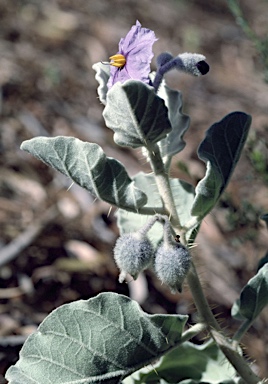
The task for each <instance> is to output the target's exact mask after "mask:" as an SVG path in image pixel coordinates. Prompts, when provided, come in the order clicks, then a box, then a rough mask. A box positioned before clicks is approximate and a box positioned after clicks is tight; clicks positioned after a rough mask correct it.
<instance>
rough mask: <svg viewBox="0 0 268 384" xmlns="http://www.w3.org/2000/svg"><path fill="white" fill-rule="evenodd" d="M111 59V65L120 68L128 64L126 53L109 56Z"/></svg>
mask: <svg viewBox="0 0 268 384" xmlns="http://www.w3.org/2000/svg"><path fill="white" fill-rule="evenodd" d="M109 60H111V61H110V65H113V66H114V67H118V68H122V67H123V66H124V65H125V64H126V58H125V56H124V55H121V53H118V54H117V55H113V56H111V57H109Z"/></svg>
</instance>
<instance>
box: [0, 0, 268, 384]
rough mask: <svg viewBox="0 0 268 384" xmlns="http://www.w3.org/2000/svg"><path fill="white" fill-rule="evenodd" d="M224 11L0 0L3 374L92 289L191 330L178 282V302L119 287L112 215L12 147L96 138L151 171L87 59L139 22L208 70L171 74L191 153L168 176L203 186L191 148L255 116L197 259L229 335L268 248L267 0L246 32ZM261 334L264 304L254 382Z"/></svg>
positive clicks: (159, 48) (248, 15) (247, 6)
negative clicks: (106, 106)
mask: <svg viewBox="0 0 268 384" xmlns="http://www.w3.org/2000/svg"><path fill="white" fill-rule="evenodd" d="M231 3H233V4H234V2H232V1H231V2H229V3H228V1H227V0H217V1H216V2H207V1H204V0H192V1H191V0H190V1H189V0H187V1H186V0H177V1H176V0H165V1H161V0H154V1H152V0H135V1H134V0H109V1H105V0H98V1H95V0H94V1H93V0H76V1H71V0H46V1H39V0H31V1H30V0H13V1H10V0H0V113H1V115H0V119H1V120H0V124H1V125H0V153H1V157H0V226H1V233H0V374H1V375H4V373H5V371H6V369H7V368H8V367H9V365H10V364H14V363H15V362H16V360H17V359H18V351H19V349H20V348H21V345H22V342H23V341H24V340H25V338H26V336H27V335H29V334H30V333H31V332H33V331H35V330H36V328H37V326H38V325H39V324H40V322H41V321H42V320H43V319H44V318H45V317H46V315H47V314H48V313H49V312H51V311H52V310H53V309H54V308H56V307H58V306H59V305H62V304H64V303H68V302H71V301H73V300H78V299H88V298H90V297H92V296H95V295H97V294H98V293H100V292H104V291H113V292H118V293H123V294H125V295H130V296H131V297H132V298H134V299H136V300H138V301H139V303H140V304H141V306H142V308H143V309H144V310H145V311H147V312H148V313H175V312H177V313H182V314H184V313H190V323H191V322H193V321H195V320H196V313H195V308H194V305H193V301H192V298H191V294H190V292H189V289H188V287H187V285H185V287H184V291H183V293H182V294H181V295H179V294H178V295H172V294H171V293H170V292H169V290H168V289H167V288H166V287H165V286H163V285H161V284H160V282H159V281H158V280H157V279H156V278H155V276H154V275H153V274H152V273H151V272H150V271H148V272H146V273H145V275H142V276H141V277H140V278H139V279H138V280H137V281H136V282H130V283H129V284H119V283H118V281H117V279H118V270H117V268H116V266H115V264H114V261H113V258H112V248H113V245H114V243H115V241H116V238H117V236H118V229H117V226H116V218H115V215H114V214H115V210H114V209H112V211H110V206H109V205H108V204H106V203H103V202H100V201H95V200H94V198H93V197H92V196H90V195H89V194H88V193H87V191H85V190H83V189H82V188H80V187H78V186H75V185H73V186H72V187H71V188H70V189H69V187H70V186H71V182H70V180H68V179H67V178H66V177H64V176H63V175H61V174H59V173H57V172H55V171H53V170H52V169H50V168H48V167H47V166H45V165H44V164H43V163H41V162H40V161H38V160H36V159H35V158H33V157H31V156H30V155H28V154H27V153H25V152H22V151H21V150H20V144H21V142H22V141H23V140H27V139H30V138H32V137H36V136H40V135H41V136H53V137H54V136H58V135H65V136H74V137H77V138H79V139H81V140H84V141H89V142H96V143H98V144H99V145H100V146H101V147H102V148H103V149H104V151H105V152H106V154H107V155H108V156H112V157H115V158H117V159H118V160H120V161H121V162H122V163H123V164H124V165H125V166H126V167H127V169H128V171H129V173H130V174H131V175H133V174H135V173H136V172H138V171H139V170H141V169H143V170H145V171H149V169H148V165H146V164H145V160H144V158H143V156H142V154H141V152H140V151H139V150H135V151H134V150H128V149H125V148H120V147H118V146H116V145H115V143H114V142H113V134H112V131H110V130H109V129H108V128H106V127H105V125H104V121H103V118H102V110H103V106H102V105H101V104H100V102H99V100H98V98H97V93H96V88H97V85H98V84H97V82H96V80H95V78H94V76H95V73H94V71H93V70H92V64H93V63H95V62H98V61H107V60H108V58H109V56H111V55H113V54H115V53H116V52H117V50H118V42H119V40H120V38H121V37H124V36H125V35H126V33H127V32H128V31H129V29H130V27H131V26H132V25H133V24H135V22H136V20H139V21H140V22H141V24H142V26H143V27H146V28H150V29H152V30H154V31H155V34H156V36H157V37H158V41H157V42H156V43H155V44H154V53H155V56H157V55H158V54H159V53H161V52H163V51H169V52H171V53H172V54H173V55H176V54H178V53H182V52H196V53H202V54H204V55H205V56H206V58H207V62H208V63H209V64H210V72H209V73H208V75H206V76H203V77H201V78H193V77H191V76H189V75H186V74H182V73H178V72H171V73H169V74H168V76H167V83H168V84H169V85H170V86H171V87H172V88H174V89H177V90H181V91H182V93H183V100H184V112H185V113H187V114H189V115H190V117H191V127H190V129H189V131H188V132H187V134H186V135H185V140H186V142H187V146H186V148H185V149H184V151H183V152H182V153H180V154H179V155H178V156H176V158H175V159H174V162H173V165H172V175H173V176H174V177H180V178H182V179H184V180H187V181H189V182H191V183H192V184H194V185H195V184H196V183H197V182H198V181H199V180H200V179H201V178H202V177H203V175H204V172H205V167H204V164H203V163H202V162H201V161H200V160H198V157H197V155H196V149H197V147H198V144H199V143H200V141H201V140H202V138H203V137H204V134H205V131H206V129H208V128H209V126H210V125H211V124H213V123H214V122H216V121H218V120H220V119H222V118H223V117H224V115H226V114H227V113H230V112H233V111H236V110H239V111H244V112H246V113H249V114H251V115H252V117H253V123H252V128H251V132H250V135H249V138H248V141H247V144H246V148H245V150H244V152H243V155H242V157H241V159H240V162H239V164H238V167H237V169H236V170H235V172H234V175H233V177H232V180H231V182H230V185H229V187H228V188H227V190H226V192H225V193H224V195H223V197H222V199H221V201H220V202H219V204H218V206H217V208H216V209H214V210H213V211H212V213H211V214H210V215H209V216H208V217H206V219H205V220H204V223H203V224H202V227H201V230H200V233H199V235H198V238H197V240H196V242H197V246H196V248H195V249H194V252H193V254H194V257H195V260H196V263H197V265H198V270H199V273H200V276H201V280H202V282H203V286H204V289H205V292H206V295H207V297H208V300H209V302H210V304H211V306H212V308H213V311H214V312H215V314H217V317H218V319H219V320H220V321H221V323H222V325H223V327H226V328H227V327H228V329H229V330H230V334H232V332H234V331H235V330H236V329H237V327H238V325H239V324H238V322H237V321H235V320H233V319H232V318H231V316H230V309H231V306H232V304H233V302H234V300H236V299H237V298H238V296H239V292H240V290H241V288H242V287H243V286H244V285H245V283H246V282H247V281H248V279H249V278H251V277H252V276H253V275H254V273H255V272H256V269H257V265H258V262H259V260H260V259H261V258H262V257H263V256H264V255H265V254H266V252H267V248H268V232H267V228H266V227H265V223H264V222H262V221H261V220H260V219H259V216H260V214H263V213H265V212H267V211H268V152H267V145H268V144H267V133H268V84H267V83H266V82H265V79H266V78H267V71H268V65H267V63H268V60H267V61H265V60H266V59H267V56H266V57H265V52H266V54H267V55H268V53H267V52H268V48H267V50H266V47H268V44H266V45H265V43H267V41H268V38H267V36H268V27H267V20H268V3H267V0H256V1H254V2H252V1H251V0H244V1H241V2H240V3H241V4H240V5H241V9H242V11H243V15H244V17H245V19H246V20H247V22H248V25H245V24H244V26H242V28H241V26H239V25H238V24H237V23H236V19H235V17H234V15H233V14H232V12H231V10H230V7H229V6H230V4H231ZM237 21H240V22H241V19H238V20H237ZM248 26H249V27H250V30H247V27H248ZM243 27H244V29H243ZM251 31H254V35H253V36H250V32H251ZM256 37H257V38H258V39H259V40H256V39H255V38H256ZM258 41H262V44H258ZM265 65H267V67H265ZM152 68H153V69H154V68H155V59H154V60H153V62H152ZM267 327H268V311H267V309H266V310H264V311H263V313H262V314H261V316H260V317H259V319H258V320H257V321H256V322H255V323H254V325H253V326H252V328H251V329H250V331H249V333H248V334H247V335H246V336H245V337H244V339H243V343H244V345H245V347H246V349H245V353H246V354H247V355H249V357H250V358H251V361H253V362H254V364H255V367H256V369H258V370H259V372H260V373H261V375H268V368H267V361H268V333H267ZM197 342H198V340H197ZM247 347H249V348H248V349H247ZM0 383H5V380H4V379H3V376H0Z"/></svg>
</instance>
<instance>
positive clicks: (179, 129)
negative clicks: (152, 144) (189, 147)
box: [157, 81, 190, 163]
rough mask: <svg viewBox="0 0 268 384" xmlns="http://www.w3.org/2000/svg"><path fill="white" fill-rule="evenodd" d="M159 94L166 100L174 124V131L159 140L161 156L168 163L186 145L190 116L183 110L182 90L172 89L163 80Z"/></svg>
mask: <svg viewBox="0 0 268 384" xmlns="http://www.w3.org/2000/svg"><path fill="white" fill-rule="evenodd" d="M157 94H158V96H160V97H161V98H162V99H163V100H164V101H165V105H166V107H167V108H168V118H169V121H170V123H171V126H172V131H171V132H170V133H169V134H168V135H167V137H166V138H164V139H162V140H161V141H160V142H159V146H160V152H161V156H162V157H163V158H164V162H165V163H168V162H169V161H170V160H171V158H172V156H174V155H176V154H177V153H179V152H181V151H182V150H183V148H184V147H185V144H186V143H185V141H184V140H183V135H184V134H185V132H186V131H187V129H188V128H189V125H190V118H189V116H187V115H185V114H184V113H183V112H182V95H181V92H179V91H175V90H173V89H170V88H169V87H168V86H167V85H166V83H165V82H164V81H163V82H162V84H161V86H160V89H159V91H158V93H157Z"/></svg>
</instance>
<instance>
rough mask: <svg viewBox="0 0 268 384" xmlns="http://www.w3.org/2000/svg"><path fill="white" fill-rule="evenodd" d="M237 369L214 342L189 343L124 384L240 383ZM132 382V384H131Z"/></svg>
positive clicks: (142, 370)
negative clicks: (162, 382)
mask: <svg viewBox="0 0 268 384" xmlns="http://www.w3.org/2000/svg"><path fill="white" fill-rule="evenodd" d="M235 375H236V371H235V369H234V368H233V367H232V365H231V364H230V363H229V362H228V361H227V359H226V358H225V356H224V355H223V353H222V352H221V351H220V349H219V348H218V346H217V345H216V344H214V343H212V342H210V341H209V342H207V343H205V344H203V345H195V344H193V343H190V342H185V343H183V344H181V345H180V346H178V347H176V348H175V349H174V350H173V351H171V352H169V353H167V354H166V355H165V356H163V357H162V358H161V359H160V361H159V362H158V363H156V364H154V365H153V367H152V366H147V367H144V368H142V369H141V370H139V371H137V372H135V373H133V374H132V375H131V376H130V377H131V379H132V382H131V381H130V379H129V378H127V379H125V380H124V381H123V384H132V383H133V384H134V383H136V384H138V383H139V384H143V383H154V384H155V383H160V380H164V382H166V383H172V384H175V383H184V384H186V383H188V384H190V383H201V382H202V383H208V384H223V383H226V384H227V383H230V384H231V383H233V384H234V383H236V381H235V379H234V377H235ZM127 380H128V381H127Z"/></svg>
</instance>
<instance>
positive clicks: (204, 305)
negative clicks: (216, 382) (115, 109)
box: [147, 144, 261, 384]
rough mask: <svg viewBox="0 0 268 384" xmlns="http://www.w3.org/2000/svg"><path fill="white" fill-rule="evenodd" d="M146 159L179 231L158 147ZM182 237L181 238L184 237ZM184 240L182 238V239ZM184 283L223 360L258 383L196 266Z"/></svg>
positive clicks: (152, 149) (257, 378)
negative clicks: (221, 320)
mask: <svg viewBox="0 0 268 384" xmlns="http://www.w3.org/2000/svg"><path fill="white" fill-rule="evenodd" d="M147 150H148V156H149V159H150V163H151V167H152V170H153V172H154V175H155V180H156V184H157V187H158V191H159V194H160V197H161V199H162V202H163V206H164V209H165V210H166V213H167V214H168V216H169V217H170V221H171V223H172V224H173V226H174V227H175V228H178V229H179V230H181V229H182V227H181V224H180V220H179V217H178V213H177V210H176V206H175V202H174V198H173V195H172V191H171V187H170V182H169V176H168V174H167V173H166V171H165V167H164V164H163V160H162V157H161V154H160V150H159V147H158V145H157V144H156V145H155V146H154V147H152V148H150V149H148V148H147ZM183 235H184V234H183ZM183 237H184V239H185V236H183ZM187 281H188V284H189V287H190V290H191V292H192V295H193V299H194V302H195V305H196V308H197V311H198V313H199V315H200V317H201V321H202V322H204V323H205V324H206V325H207V326H208V328H209V332H210V334H211V336H212V337H213V339H214V340H215V342H216V343H217V345H218V346H219V348H220V349H221V350H222V352H223V353H224V355H225V357H226V358H227V359H228V360H229V361H230V363H231V364H232V365H233V367H234V368H235V369H236V371H237V372H238V374H239V375H240V376H241V378H242V379H243V380H245V382H246V383H248V384H257V383H260V382H261V379H260V378H259V377H258V376H257V375H255V373H254V372H253V371H252V370H251V368H250V366H249V365H248V364H247V362H246V361H245V360H244V358H243V357H242V356H240V355H239V353H238V352H237V351H236V349H235V348H234V346H233V345H232V344H231V343H230V342H229V341H228V339H227V338H226V337H225V336H224V335H223V334H222V333H221V332H222V330H221V327H220V325H219V324H218V322H217V320H216V319H215V317H214V315H213V313H212V311H211V309H210V308H209V304H208V301H207V299H206V297H205V295H204V292H203V289H202V286H201V283H200V280H199V277H198V275H197V272H196V269H195V265H194V263H193V262H192V263H191V268H190V271H189V273H188V275H187Z"/></svg>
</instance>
